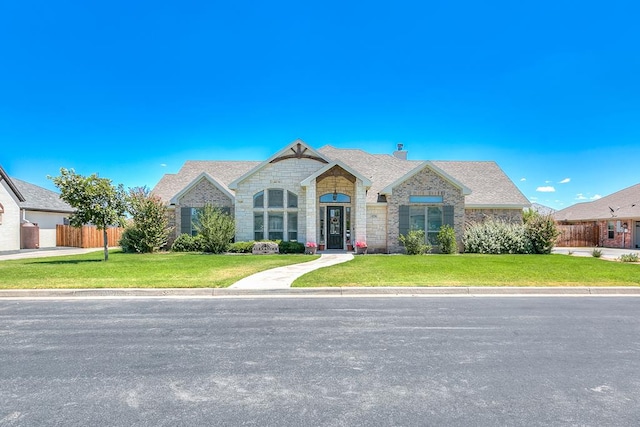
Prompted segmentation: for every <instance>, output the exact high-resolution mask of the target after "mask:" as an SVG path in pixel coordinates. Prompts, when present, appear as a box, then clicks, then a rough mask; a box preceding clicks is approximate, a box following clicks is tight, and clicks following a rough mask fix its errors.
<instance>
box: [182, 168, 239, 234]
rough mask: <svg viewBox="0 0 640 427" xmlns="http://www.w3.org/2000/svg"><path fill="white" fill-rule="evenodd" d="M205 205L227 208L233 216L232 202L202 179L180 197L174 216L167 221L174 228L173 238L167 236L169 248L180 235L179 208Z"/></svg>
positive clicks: (206, 180)
mask: <svg viewBox="0 0 640 427" xmlns="http://www.w3.org/2000/svg"><path fill="white" fill-rule="evenodd" d="M207 204H210V205H212V206H215V207H225V208H229V209H230V211H231V216H233V215H234V209H233V200H231V198H230V197H229V196H228V195H227V194H225V193H224V192H222V191H221V190H220V189H219V188H218V187H216V186H215V185H213V184H212V183H211V182H210V181H209V180H208V179H206V178H202V179H201V180H200V181H198V183H197V184H196V185H195V186H193V188H191V190H189V191H188V192H186V193H185V194H183V195H182V197H180V199H179V200H178V204H176V206H175V211H174V215H172V218H170V220H169V225H170V226H173V227H174V232H173V233H172V234H173V238H172V237H171V236H169V241H170V242H169V246H170V245H171V243H173V240H175V238H176V237H178V236H179V235H180V224H181V221H180V219H181V218H180V217H181V208H186V207H189V208H202V207H204V206H205V205H207Z"/></svg>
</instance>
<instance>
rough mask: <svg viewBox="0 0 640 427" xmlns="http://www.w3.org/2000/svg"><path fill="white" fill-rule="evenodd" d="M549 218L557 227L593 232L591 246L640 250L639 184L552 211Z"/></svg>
mask: <svg viewBox="0 0 640 427" xmlns="http://www.w3.org/2000/svg"><path fill="white" fill-rule="evenodd" d="M553 218H554V219H555V220H556V221H557V222H558V224H559V225H560V226H561V228H562V226H572V228H574V229H578V228H583V229H585V228H586V229H593V230H594V231H593V232H592V233H590V234H591V235H593V240H592V242H591V243H592V244H593V245H597V246H601V247H605V248H621V249H624V248H640V184H636V185H632V186H631V187H628V188H625V189H623V190H620V191H618V192H616V193H613V194H610V195H608V196H606V197H602V198H601V199H598V200H593V201H591V202H585V203H576V204H575V205H573V206H569V207H568V208H565V209H562V210H560V211H557V212H555V213H554V214H553ZM560 244H562V242H560Z"/></svg>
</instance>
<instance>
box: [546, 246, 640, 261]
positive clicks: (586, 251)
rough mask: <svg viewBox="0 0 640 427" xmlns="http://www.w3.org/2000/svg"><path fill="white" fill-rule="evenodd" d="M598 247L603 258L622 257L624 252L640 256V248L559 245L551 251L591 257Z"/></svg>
mask: <svg viewBox="0 0 640 427" xmlns="http://www.w3.org/2000/svg"><path fill="white" fill-rule="evenodd" d="M594 249H598V250H599V251H601V252H602V256H601V258H604V259H609V260H614V259H618V258H620V255H624V254H638V256H640V249H618V248H589V247H580V248H564V247H557V248H553V250H552V251H551V253H554V254H561V255H569V254H571V256H584V257H590V256H593V255H592V253H593V250H594Z"/></svg>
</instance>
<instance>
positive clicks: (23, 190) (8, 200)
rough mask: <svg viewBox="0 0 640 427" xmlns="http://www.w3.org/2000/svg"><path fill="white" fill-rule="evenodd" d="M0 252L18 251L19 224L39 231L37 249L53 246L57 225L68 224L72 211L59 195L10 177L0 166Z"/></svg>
mask: <svg viewBox="0 0 640 427" xmlns="http://www.w3.org/2000/svg"><path fill="white" fill-rule="evenodd" d="M0 180H1V181H2V184H3V186H2V187H3V188H2V189H0V203H1V204H2V205H0V212H2V211H4V212H3V213H0V216H2V219H1V220H0V221H1V224H0V230H1V231H0V251H5V250H15V249H20V246H21V244H20V243H21V238H20V231H21V224H24V223H32V224H36V225H37V226H38V228H39V234H38V245H39V247H40V248H49V247H55V246H56V225H57V224H64V223H67V222H68V221H67V220H68V218H69V216H70V215H71V214H72V213H73V211H74V209H73V208H72V207H71V206H69V205H68V204H67V203H65V202H63V201H62V200H61V199H60V197H59V195H58V193H56V192H54V191H51V190H47V189H46V188H42V187H39V186H37V185H34V184H30V183H28V182H25V181H22V180H19V179H16V178H10V177H9V176H8V175H7V174H6V172H5V171H4V170H3V169H2V168H1V167H0Z"/></svg>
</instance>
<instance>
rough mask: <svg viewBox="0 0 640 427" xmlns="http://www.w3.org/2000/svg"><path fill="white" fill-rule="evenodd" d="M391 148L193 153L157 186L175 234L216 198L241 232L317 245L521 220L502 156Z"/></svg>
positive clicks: (377, 242) (376, 244)
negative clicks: (448, 155) (431, 156)
mask: <svg viewBox="0 0 640 427" xmlns="http://www.w3.org/2000/svg"><path fill="white" fill-rule="evenodd" d="M407 157H408V155H407V151H405V150H403V147H402V145H401V144H399V145H398V150H397V151H395V152H394V153H393V155H391V154H371V153H368V152H365V151H362V150H353V149H340V148H335V147H332V146H325V147H322V148H320V149H318V150H315V149H314V148H312V147H311V146H309V145H308V144H307V143H305V142H304V141H302V140H296V141H293V142H292V143H290V144H288V145H287V146H285V147H284V148H283V149H282V150H280V151H279V152H277V153H275V154H273V155H272V156H271V157H269V158H268V159H266V160H263V161H254V162H251V161H187V162H186V163H185V164H184V165H183V166H182V168H181V169H180V171H179V172H178V173H176V174H167V175H164V176H163V177H162V179H161V180H160V181H159V182H158V184H157V185H156V186H155V188H154V189H153V190H152V193H153V194H155V195H157V196H159V197H160V198H161V199H162V200H163V201H164V202H165V203H166V204H167V205H168V206H169V209H170V214H171V216H170V217H171V220H170V223H171V225H172V226H174V227H175V233H174V236H173V238H175V237H177V235H178V234H180V233H189V234H193V233H194V229H193V221H192V219H193V218H194V216H195V215H197V212H198V208H201V207H203V206H204V205H205V204H212V205H214V206H218V207H220V208H222V209H224V210H226V211H227V212H229V213H230V214H231V215H232V216H233V217H234V218H235V220H236V229H237V231H236V236H235V238H236V241H249V240H262V239H270V240H277V239H282V240H295V241H300V242H309V241H313V242H317V243H318V245H319V249H321V250H322V249H350V248H352V246H353V245H354V244H355V242H356V241H363V242H366V243H367V245H368V248H369V252H384V253H393V252H401V251H402V250H403V248H402V247H401V246H400V243H399V241H398V237H399V236H400V235H401V234H405V233H407V232H408V231H409V230H410V229H422V230H424V231H425V234H426V239H428V240H429V241H430V242H433V243H435V238H436V235H437V233H438V230H439V229H440V227H441V226H442V225H445V224H448V225H451V226H452V227H453V228H454V229H455V232H456V237H457V239H458V242H461V239H462V235H463V232H464V227H465V223H467V222H470V221H481V220H483V219H485V218H489V217H490V218H500V219H504V220H506V221H512V222H521V221H522V211H523V208H525V207H529V206H530V203H529V201H528V200H527V199H526V198H525V197H524V195H523V194H522V193H521V192H520V191H519V190H518V188H517V187H516V186H515V185H514V183H513V182H512V181H511V180H510V179H509V178H508V177H507V176H506V175H505V173H504V172H503V171H502V170H501V169H500V167H499V166H498V165H497V164H496V163H495V162H468V161H467V162H462V161H418V160H408V158H407Z"/></svg>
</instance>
